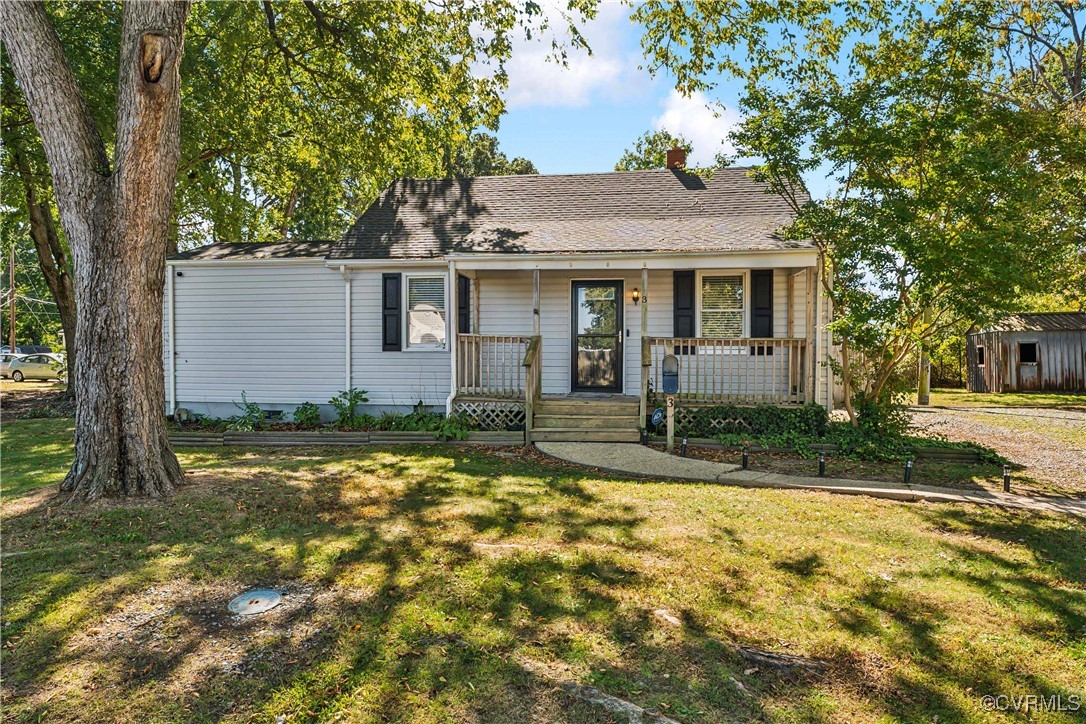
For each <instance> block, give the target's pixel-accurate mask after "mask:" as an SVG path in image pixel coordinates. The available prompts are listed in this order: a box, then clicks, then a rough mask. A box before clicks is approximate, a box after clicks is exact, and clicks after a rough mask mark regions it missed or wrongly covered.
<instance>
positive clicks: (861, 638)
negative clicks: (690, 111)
mask: <svg viewBox="0 0 1086 724" xmlns="http://www.w3.org/2000/svg"><path fill="white" fill-rule="evenodd" d="M69 436H70V423H69V422H68V421H65V420H47V421H14V422H9V423H6V424H5V425H4V427H3V453H4V460H3V462H4V470H3V485H4V490H5V495H4V501H3V508H2V512H3V516H4V521H3V523H4V525H3V550H4V559H3V584H4V597H3V611H2V613H3V616H2V619H3V623H2V626H3V628H2V631H3V638H4V643H3V648H2V650H0V654H2V657H3V660H2V665H3V668H4V682H3V697H4V701H3V704H4V714H5V717H6V719H8V720H12V721H37V720H39V719H46V720H60V721H69V720H79V721H95V722H98V721H107V720H115V721H133V720H149V719H150V720H160V721H176V720H179V719H188V720H200V721H211V720H216V721H217V720H227V721H249V720H260V721H274V720H275V718H276V717H277V716H280V715H282V716H284V717H285V720H286V721H317V720H320V721H327V720H335V719H337V717H339V718H344V719H348V720H352V721H355V720H357V721H384V720H390V719H391V720H398V721H411V722H437V721H456V722H461V721H475V722H494V721H498V722H501V721H508V722H521V721H530V720H531V719H532V718H533V716H535V717H536V718H538V719H539V720H542V721H574V722H577V721H582V722H589V721H611V720H613V719H612V718H611V716H612V715H610V714H607V713H606V712H604V711H603V710H601V709H599V708H596V707H593V706H591V705H589V704H587V703H584V702H581V701H579V700H577V699H575V698H573V697H572V696H570V695H569V694H568V693H566V692H565V691H564V690H563V689H562V688H560V687H559V686H558V684H561V683H563V682H576V683H579V684H583V685H590V686H594V687H597V688H598V689H600V690H601V691H603V692H605V693H607V694H610V695H613V696H616V697H620V698H622V699H625V700H628V701H631V702H634V703H636V704H638V705H640V706H644V707H649V708H653V709H656V710H659V711H662V712H664V713H665V714H667V715H668V716H670V717H673V718H675V719H678V720H680V721H684V722H694V721H748V720H751V719H754V720H770V721H825V722H831V721H833V722H836V721H931V720H932V719H933V717H936V716H937V717H938V720H939V721H963V720H976V721H984V720H992V721H994V720H996V719H997V718H1001V717H1002V716H1003V715H1000V714H997V713H995V712H989V711H986V710H985V709H984V708H983V707H982V705H981V697H982V696H984V695H986V694H991V695H997V694H1006V695H1026V694H1036V695H1040V696H1052V695H1057V694H1058V695H1061V696H1063V698H1064V701H1065V702H1066V700H1067V698H1068V697H1069V696H1072V695H1077V696H1080V697H1083V698H1084V699H1086V527H1084V526H1083V525H1082V522H1081V521H1079V520H1075V519H1072V518H1068V517H1056V516H1048V515H1038V514H1033V513H1025V512H1020V511H1001V510H995V509H988V508H976V507H964V506H957V507H955V506H943V505H924V504H901V503H893V502H890V501H878V500H871V499H865V498H860V497H849V496H832V495H829V494H821V493H807V492H797V491H769V490H747V489H740V488H731V487H724V486H714V485H693V484H679V483H666V484H664V483H648V482H634V481H628V480H622V479H616V478H605V477H598V476H593V475H588V474H586V473H583V472H579V471H576V470H573V469H570V468H568V467H563V466H559V465H557V464H551V463H549V462H547V461H545V460H543V459H540V458H538V457H534V456H532V455H530V454H527V453H521V452H518V453H515V454H511V453H508V452H506V453H504V454H503V453H500V452H498V451H486V450H480V449H475V448H465V447H441V446H413V447H412V446H409V447H396V448H386V449H382V448H361V449H360V448H353V449H346V448H343V449H330V448H326V449H320V450H317V449H305V448H290V449H267V450H253V449H232V448H219V449H203V450H192V449H190V450H186V451H183V453H182V455H181V459H182V463H183V465H184V467H185V469H186V471H187V472H188V484H187V485H186V486H185V487H184V488H183V489H182V490H181V491H180V492H179V494H178V495H177V496H176V497H175V498H174V499H173V500H172V501H170V502H169V503H146V504H141V505H128V506H118V505H101V504H100V505H97V506H94V507H93V508H91V509H88V510H73V511H69V510H64V509H61V510H58V509H56V508H52V509H50V508H49V506H50V501H49V497H48V495H49V493H50V492H51V491H52V488H51V487H48V486H50V485H51V484H52V483H55V482H56V480H57V479H58V478H59V477H60V475H62V474H63V470H64V467H65V466H64V461H65V450H66V448H67V446H68V444H69ZM41 486H47V487H41ZM253 586H273V587H276V588H279V589H281V590H284V591H285V592H286V595H285V599H284V603H283V605H281V606H280V607H279V608H277V609H274V610H272V611H270V612H269V613H267V614H264V615H262V616H258V617H253V618H248V619H235V618H233V617H231V616H229V615H228V614H227V613H226V610H225V606H226V602H227V601H228V600H229V599H230V598H231V597H232V596H234V595H235V594H236V593H238V592H240V591H242V590H245V589H246V588H249V587H253ZM741 646H746V647H753V648H755V649H758V650H761V651H768V652H773V653H782V654H789V655H792V656H795V657H802V658H803V659H814V660H817V661H820V662H825V666H826V668H825V669H824V670H823V671H821V672H813V673H803V670H802V669H800V670H792V671H787V672H778V671H777V670H775V669H773V668H772V667H769V666H767V665H766V664H764V663H758V660H759V659H758V658H757V655H754V654H751V652H749V651H746V650H744V649H741V648H739V647H741ZM1034 714H1035V715H1036V717H1037V718H1038V719H1040V720H1045V721H1073V720H1074V717H1076V716H1077V715H1076V714H1073V713H1062V714H1060V713H1050V712H1034ZM1023 719H1024V717H1023ZM618 720H621V719H618Z"/></svg>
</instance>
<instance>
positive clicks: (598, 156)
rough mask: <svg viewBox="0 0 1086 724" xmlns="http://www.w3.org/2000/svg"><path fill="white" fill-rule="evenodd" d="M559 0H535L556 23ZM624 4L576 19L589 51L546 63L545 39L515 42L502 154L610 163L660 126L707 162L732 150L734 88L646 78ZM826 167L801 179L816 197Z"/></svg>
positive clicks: (574, 169)
mask: <svg viewBox="0 0 1086 724" xmlns="http://www.w3.org/2000/svg"><path fill="white" fill-rule="evenodd" d="M558 2H560V0H541V3H540V4H541V5H542V7H543V8H544V11H545V12H547V14H548V15H549V16H551V17H552V19H553V20H552V22H554V21H555V20H556V21H557V22H558V23H559V24H560V22H561V21H560V19H559V14H558V11H557V10H556V7H557V3H558ZM630 12H631V9H630V8H629V7H628V6H626V5H624V4H621V3H618V2H613V1H611V2H607V1H605V2H603V3H602V4H601V6H600V10H599V13H598V15H597V17H596V18H595V19H594V20H592V21H590V22H588V23H584V24H580V25H579V27H580V29H581V31H582V33H583V34H584V36H585V38H586V39H587V40H588V43H589V45H590V46H591V47H592V51H593V54H592V55H591V56H589V55H588V54H587V53H585V52H580V51H579V52H574V51H570V54H569V59H568V63H567V66H566V67H563V66H561V65H559V64H557V63H554V62H548V60H547V57H548V54H549V53H550V44H549V42H547V41H546V40H544V41H525V40H519V41H517V42H516V43H514V52H513V57H512V59H511V60H510V62H509V64H508V66H507V68H508V71H509V88H508V91H507V93H506V102H507V108H508V112H507V113H506V115H505V116H504V117H503V118H502V121H501V126H500V128H499V129H498V134H497V135H498V139H499V141H500V144H501V149H502V151H504V152H505V153H506V155H508V156H510V157H512V156H523V157H524V158H527V159H529V160H531V161H532V162H533V163H535V165H536V168H538V169H539V171H540V173H581V172H598V171H611V170H613V169H614V165H615V162H616V161H618V159H619V157H621V156H622V152H623V151H624V150H625V149H626V148H629V147H630V146H632V145H633V143H634V141H636V140H637V138H638V137H639V136H641V135H642V134H643V133H645V132H646V131H651V130H659V129H663V128H666V129H667V130H668V131H671V132H672V133H677V134H679V135H681V136H683V137H684V138H686V139H687V140H688V141H690V142H691V143H692V144H693V148H694V153H693V155H692V157H691V159H690V161H691V162H692V164H694V165H709V164H710V163H712V161H713V159H714V158H715V157H716V155H717V154H718V153H720V152H724V153H726V154H727V155H729V156H732V157H735V153H734V149H733V148H732V146H731V144H729V143H728V142H727V136H728V132H729V131H730V130H731V129H732V128H734V127H735V125H736V124H737V123H738V122H739V120H740V118H741V116H740V115H739V112H738V110H737V106H736V99H737V98H738V97H739V92H740V90H741V88H740V86H739V85H738V84H737V83H735V82H734V81H730V80H729V79H728V78H723V77H721V78H716V79H715V80H716V82H717V86H716V88H715V89H714V90H713V95H712V96H711V97H709V96H706V95H704V94H695V95H694V96H692V97H689V98H686V97H683V96H681V95H680V94H679V93H677V92H676V91H675V90H674V87H673V83H672V82H671V79H670V78H669V77H668V76H666V75H658V76H657V77H655V78H654V77H652V76H651V75H650V74H649V72H648V71H647V70H642V69H641V68H640V67H639V66H641V65H643V64H644V62H645V61H644V57H643V55H642V51H641V28H640V26H639V25H637V24H635V23H633V22H631V21H630V19H629V16H630ZM559 26H560V25H558V24H555V25H552V28H557V27H559ZM717 103H721V104H723V108H722V109H721V107H720V106H719V105H716V104H717ZM710 105H713V107H714V108H716V111H715V112H714V110H711V109H710ZM738 162H739V163H740V164H742V163H743V162H744V160H743V159H739V160H738ZM746 162H747V163H749V162H750V159H747V160H746ZM827 172H828V170H824V171H822V172H815V173H812V174H809V175H808V176H807V178H806V180H807V185H808V189H809V190H810V191H811V193H812V194H813V195H814V196H815V197H819V198H824V197H826V196H828V195H829V194H830V192H831V190H832V189H833V188H834V187H835V185H836V184H835V182H834V181H833V179H832V178H827Z"/></svg>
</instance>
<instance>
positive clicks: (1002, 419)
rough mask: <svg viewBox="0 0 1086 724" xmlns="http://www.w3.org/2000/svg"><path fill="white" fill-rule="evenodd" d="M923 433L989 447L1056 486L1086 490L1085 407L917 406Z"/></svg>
mask: <svg viewBox="0 0 1086 724" xmlns="http://www.w3.org/2000/svg"><path fill="white" fill-rule="evenodd" d="M912 416H913V424H914V425H916V426H917V427H918V428H919V429H920V430H921V431H922V432H923V433H924V434H928V435H934V436H939V437H945V438H946V439H948V440H959V441H970V442H975V443H978V444H980V445H984V446H986V447H990V448H992V449H993V450H995V451H996V452H998V453H999V454H1001V455H1003V456H1004V457H1006V458H1009V459H1010V460H1011V461H1013V462H1014V463H1016V464H1017V465H1020V466H1022V467H1023V468H1024V470H1022V471H1020V472H1018V473H1016V474H1020V475H1025V476H1027V477H1029V478H1032V479H1033V480H1034V481H1036V483H1037V487H1039V488H1047V489H1048V490H1050V491H1051V492H1058V493H1067V494H1071V495H1075V496H1086V410H1059V409H1049V408H1040V407H1015V408H1006V407H969V408H964V407H958V408H918V407H914V408H912Z"/></svg>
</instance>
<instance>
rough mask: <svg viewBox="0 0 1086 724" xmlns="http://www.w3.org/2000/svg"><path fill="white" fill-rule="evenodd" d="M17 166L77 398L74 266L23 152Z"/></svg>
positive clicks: (70, 387) (72, 393) (15, 153)
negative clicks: (40, 196)
mask: <svg viewBox="0 0 1086 724" xmlns="http://www.w3.org/2000/svg"><path fill="white" fill-rule="evenodd" d="M12 156H13V158H14V161H15V166H16V168H17V169H18V171H19V177H20V178H21V179H22V182H23V188H24V189H25V190H26V209H27V216H28V217H29V219H30V238H31V239H33V241H34V248H35V249H36V250H37V252H38V266H39V267H40V268H41V273H42V276H43V277H45V283H46V285H47V286H48V287H49V292H50V293H51V294H52V295H53V301H54V302H56V305H57V312H58V314H59V315H60V328H61V330H63V332H64V358H65V364H66V365H67V367H68V391H67V392H65V393H64V397H65V398H74V396H75V389H76V381H75V358H76V357H75V356H76V346H75V327H76V307H75V289H74V287H73V284H72V270H71V264H70V262H69V261H68V251H67V250H66V249H65V248H64V243H63V242H62V241H61V240H60V236H59V235H58V234H57V230H56V226H55V225H54V223H53V210H52V208H51V206H50V204H49V202H48V201H46V200H43V199H39V198H38V190H37V185H36V184H35V183H34V176H33V174H32V173H31V170H30V164H29V163H28V162H27V159H26V156H25V155H24V154H23V150H22V148H18V147H16V148H13V149H12Z"/></svg>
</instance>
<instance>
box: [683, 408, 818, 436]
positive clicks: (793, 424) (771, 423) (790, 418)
mask: <svg viewBox="0 0 1086 724" xmlns="http://www.w3.org/2000/svg"><path fill="white" fill-rule="evenodd" d="M685 412H686V415H685V416H684V420H683V424H681V425H678V426H677V427H676V432H678V433H679V434H680V435H687V436H690V437H717V436H719V435H727V434H738V435H754V436H759V437H760V436H765V435H788V434H798V435H806V436H813V437H822V436H823V435H825V434H826V430H827V428H828V426H829V422H830V418H829V413H828V412H827V411H826V408H824V407H822V406H821V405H815V404H809V405H804V406H803V407H774V406H772V405H758V406H757V407H739V406H738V405H714V406H712V407H699V408H695V409H690V410H687V411H685Z"/></svg>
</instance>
